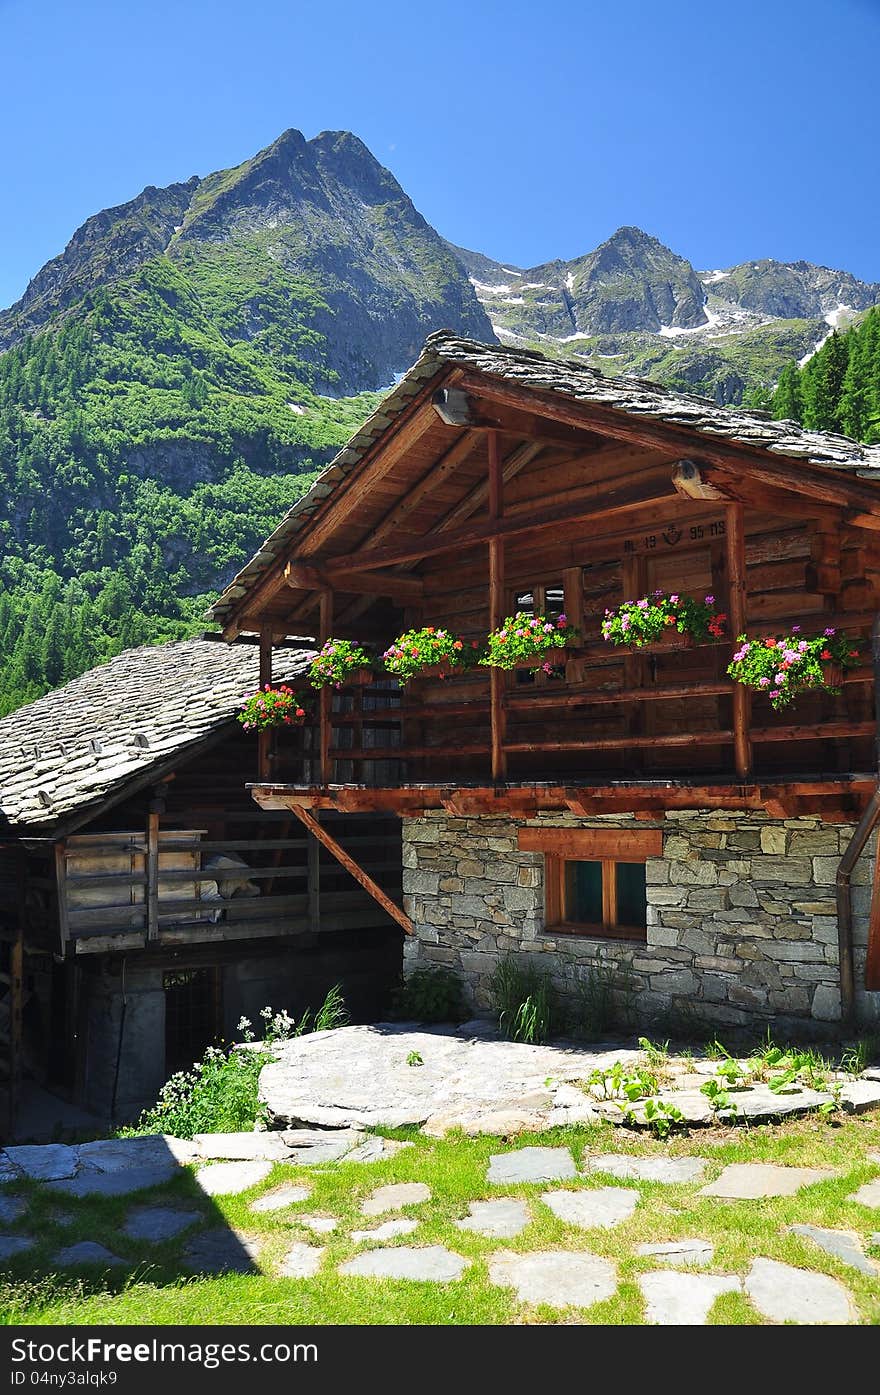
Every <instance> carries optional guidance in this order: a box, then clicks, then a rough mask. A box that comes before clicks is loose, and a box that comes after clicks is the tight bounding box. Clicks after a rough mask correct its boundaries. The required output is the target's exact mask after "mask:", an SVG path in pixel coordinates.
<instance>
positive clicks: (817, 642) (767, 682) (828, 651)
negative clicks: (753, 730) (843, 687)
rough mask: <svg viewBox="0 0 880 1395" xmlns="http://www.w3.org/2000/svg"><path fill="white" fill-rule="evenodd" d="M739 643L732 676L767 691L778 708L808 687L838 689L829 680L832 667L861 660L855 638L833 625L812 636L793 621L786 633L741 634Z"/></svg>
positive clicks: (747, 685) (730, 673) (829, 690)
mask: <svg viewBox="0 0 880 1395" xmlns="http://www.w3.org/2000/svg"><path fill="white" fill-rule="evenodd" d="M738 643H739V646H740V647H739V649H737V650H736V651H735V653H734V655H733V659H732V661H731V663H730V664H729V666H728V669H727V672H728V674H729V676H730V677H731V678H733V679H734V680H735V681H736V682H737V683H742V684H744V685H745V686H746V687H747V688H754V689H755V690H756V691H757V692H759V693H766V694H767V696H768V697H769V699H770V703H771V705H772V706H773V707H774V708H775V709H776V710H777V711H778V710H779V709H780V708H783V707H787V706H788V705H789V703H790V702H792V701H793V700H794V699H795V698H796V697H797V695H798V693H800V692H803V690H804V689H805V688H825V689H826V691H828V692H831V693H837V692H839V691H840V690H839V688H836V687H834V686H832V684H831V683H830V682H829V678H830V673H829V669H830V668H832V667H833V668H837V669H840V670H841V671H844V672H845V671H846V669H848V668H852V667H853V665H854V664H855V663H857V661H858V651H857V650H856V649H854V648H853V643H852V641H851V640H848V639H847V638H846V635H843V634H839V633H838V632H837V631H836V630H835V629H834V628H833V626H830V625H829V626H827V627H826V628H825V629H824V630H823V631H822V633H821V634H820V635H813V636H812V637H811V638H807V637H805V636H804V635H802V634H801V628H800V626H799V625H794V626H793V627H792V630H791V633H790V634H787V635H776V636H768V637H767V638H765V639H747V638H746V636H745V635H739V637H738Z"/></svg>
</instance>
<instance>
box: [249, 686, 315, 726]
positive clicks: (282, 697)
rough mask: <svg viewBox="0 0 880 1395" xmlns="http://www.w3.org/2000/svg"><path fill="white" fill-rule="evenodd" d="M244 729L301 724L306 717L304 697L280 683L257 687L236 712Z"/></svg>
mask: <svg viewBox="0 0 880 1395" xmlns="http://www.w3.org/2000/svg"><path fill="white" fill-rule="evenodd" d="M237 715H238V720H239V721H240V722H241V724H242V726H243V727H244V729H245V731H269V730H270V729H271V728H273V727H294V726H296V727H298V726H302V724H303V722H304V721H305V717H306V709H305V706H304V699H303V698H301V697H300V696H299V694H298V693H295V692H294V691H293V689H292V688H288V687H287V685H286V684H282V685H281V687H280V688H272V687H270V685H269V684H268V683H267V684H266V686H265V688H258V689H257V691H256V692H255V693H252V694H251V696H250V697H249V698H248V699H247V701H246V702H244V703H242V707H241V711H240V712H239V713H238V714H237Z"/></svg>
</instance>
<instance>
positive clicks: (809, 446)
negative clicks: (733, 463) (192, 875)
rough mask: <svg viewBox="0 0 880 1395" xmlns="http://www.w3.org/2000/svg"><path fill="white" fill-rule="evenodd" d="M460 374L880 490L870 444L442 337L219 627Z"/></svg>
mask: <svg viewBox="0 0 880 1395" xmlns="http://www.w3.org/2000/svg"><path fill="white" fill-rule="evenodd" d="M456 366H458V367H462V368H469V369H474V370H476V371H477V372H480V373H487V374H491V375H493V376H494V377H498V378H507V379H508V380H510V381H511V382H515V383H519V384H521V385H522V386H523V387H529V388H536V389H539V390H542V391H548V390H549V391H552V392H559V393H562V394H564V395H565V396H566V397H570V398H576V399H578V400H579V401H581V402H585V403H589V404H595V405H597V406H602V407H611V408H614V409H615V410H616V411H619V412H625V413H627V414H628V415H630V416H639V417H651V418H653V419H655V420H657V421H663V422H667V423H668V424H669V425H670V426H675V427H686V428H689V429H691V430H693V431H699V432H704V433H705V434H706V435H707V436H712V437H714V438H715V439H718V438H719V437H720V438H722V439H724V440H727V441H730V443H731V444H732V445H745V446H750V447H752V448H757V449H759V450H766V451H769V452H771V453H772V454H774V455H782V456H786V457H787V458H789V459H791V460H800V461H804V462H808V463H809V464H811V465H818V466H822V467H823V468H825V469H829V470H842V471H846V472H848V473H850V474H854V475H858V476H861V477H862V478H863V479H869V480H872V481H877V482H878V483H880V446H865V445H862V444H861V443H860V442H858V441H853V440H850V439H849V437H847V436H836V435H832V434H831V433H830V432H826V431H805V430H804V429H803V427H800V426H798V425H797V424H796V423H795V422H793V421H773V420H771V418H770V417H769V416H768V415H767V414H766V413H764V412H757V411H750V412H747V411H734V410H731V409H729V408H726V407H719V406H718V405H717V403H715V402H712V401H710V400H709V399H708V398H705V397H697V396H695V395H692V394H686V393H680V392H671V391H670V390H669V389H668V388H665V387H662V386H661V385H660V384H659V383H652V382H648V381H646V380H644V379H641V378H625V377H621V378H608V377H606V376H605V374H604V373H600V372H599V371H598V369H596V368H588V367H586V366H585V365H575V364H572V363H569V362H563V361H561V360H559V359H552V358H547V357H546V356H545V355H544V354H540V353H536V352H534V351H532V350H527V349H514V348H509V347H508V346H506V345H503V344H476V343H474V342H472V341H471V340H469V339H459V338H456V336H455V335H453V334H450V333H449V332H448V331H446V330H440V331H439V332H438V333H437V334H432V335H430V337H429V338H428V339H427V340H426V341H425V347H424V349H423V350H422V353H421V355H420V357H419V359H418V361H417V362H416V363H415V364H414V365H413V367H412V368H411V369H410V370H409V372H408V373H406V374H405V375H404V377H403V378H402V379H401V380H400V382H399V383H398V384H397V385H396V387H394V388H393V389H392V391H391V392H390V393H389V394H388V396H387V397H386V398H384V399H383V401H382V402H381V404H380V406H379V407H378V409H377V410H376V411H375V412H374V413H373V415H372V416H371V417H369V418H368V419H367V421H365V422H364V425H363V426H362V427H361V429H360V430H359V431H356V432H355V434H354V435H353V436H352V438H351V440H350V441H349V442H348V444H347V445H346V446H344V447H343V448H342V450H341V451H340V452H339V454H338V455H337V456H336V457H335V458H334V459H333V460H332V461H331V462H330V464H329V465H328V466H327V468H326V469H325V470H322V472H321V474H320V475H319V476H318V478H317V479H316V480H315V483H314V484H313V485H312V487H311V489H310V490H309V491H308V493H307V494H304V495H303V497H302V498H301V499H299V500H298V501H297V503H295V504H294V506H293V508H292V509H290V511H289V513H287V514H286V515H285V517H284V518H283V519H282V521H281V523H280V524H279V525H278V527H277V528H276V529H275V531H274V533H272V534H271V535H270V536H269V537H268V538H267V540H266V541H265V542H264V543H263V545H262V547H261V548H260V550H259V552H257V553H256V555H255V556H254V557H252V558H251V560H250V562H248V563H247V565H246V566H244V567H243V568H242V570H241V571H240V572H239V573H238V575H237V576H236V577H235V578H234V579H233V581H232V582H231V583H230V585H229V586H227V588H226V590H225V591H224V592H223V594H222V596H221V597H220V598H219V600H218V601H217V602H216V603H215V604H214V606H213V607H212V609H211V612H210V613H211V616H212V618H213V619H214V620H217V621H219V622H220V623H221V624H225V623H226V621H227V620H228V619H229V617H230V615H231V613H232V611H233V610H234V609H235V608H236V607H237V605H238V604H239V602H240V601H241V600H242V598H243V597H244V596H246V595H247V593H248V592H249V591H250V590H251V589H252V588H253V587H254V586H255V585H256V584H257V583H258V582H259V580H260V579H261V577H263V576H264V575H265V573H266V572H267V571H268V570H269V569H270V568H271V567H272V566H274V565H275V563H276V562H277V561H278V560H279V558H280V557H281V556H283V555H286V554H287V553H288V552H289V551H290V549H291V548H292V546H293V544H294V540H295V538H296V534H297V533H298V532H300V531H301V530H302V529H304V528H306V527H307V526H308V522H309V519H310V517H311V515H312V514H313V513H314V512H315V510H316V509H318V508H319V507H320V506H321V505H322V504H323V503H324V500H325V499H326V498H327V497H328V495H330V494H332V493H333V491H334V490H335V489H336V488H337V486H338V485H339V484H340V483H341V482H342V481H343V480H344V479H346V478H347V477H348V476H349V475H350V474H351V472H352V471H353V470H354V469H355V468H356V467H357V465H358V463H359V461H360V460H361V458H362V457H363V456H364V455H365V454H366V452H367V450H368V449H369V448H370V447H371V446H373V445H374V444H375V442H376V441H377V439H378V438H379V437H380V436H381V435H382V433H383V432H384V431H385V430H386V428H387V427H388V426H390V425H391V423H392V422H393V421H394V420H395V418H396V417H397V416H399V415H400V413H401V412H402V411H403V410H404V408H405V407H406V406H407V404H408V403H409V402H410V401H411V400H412V398H413V397H415V396H416V394H417V393H418V392H420V391H421V389H422V388H423V387H424V386H425V384H426V382H428V381H429V380H430V379H431V378H433V377H436V376H437V375H439V374H441V373H443V372H444V371H445V370H446V369H448V368H450V367H456Z"/></svg>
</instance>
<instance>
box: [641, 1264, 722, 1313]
mask: <svg viewBox="0 0 880 1395" xmlns="http://www.w3.org/2000/svg"><path fill="white" fill-rule="evenodd" d="M636 1282H637V1283H638V1286H639V1288H640V1289H641V1290H642V1294H643V1296H644V1299H645V1316H646V1319H647V1321H648V1322H649V1323H655V1324H660V1325H661V1326H663V1327H702V1326H704V1325H705V1323H706V1320H707V1318H708V1316H709V1313H710V1311H711V1309H712V1307H713V1305H714V1303H715V1301H716V1299H718V1298H720V1297H721V1295H722V1293H739V1291H740V1289H741V1287H742V1281H741V1280H740V1279H738V1278H737V1277H736V1275H735V1274H676V1273H670V1272H669V1271H668V1270H667V1269H658V1270H656V1271H654V1272H652V1273H650V1274H639V1275H638V1276H637V1279H636Z"/></svg>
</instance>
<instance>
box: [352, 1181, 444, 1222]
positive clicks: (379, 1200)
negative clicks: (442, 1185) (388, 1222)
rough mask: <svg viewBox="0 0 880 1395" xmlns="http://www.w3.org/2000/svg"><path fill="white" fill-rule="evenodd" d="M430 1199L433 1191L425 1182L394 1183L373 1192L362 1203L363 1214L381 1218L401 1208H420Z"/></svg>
mask: <svg viewBox="0 0 880 1395" xmlns="http://www.w3.org/2000/svg"><path fill="white" fill-rule="evenodd" d="M430 1199H431V1189H430V1187H426V1186H425V1184H424V1182H392V1183H391V1184H390V1185H389V1186H387V1187H377V1188H376V1190H375V1191H374V1192H371V1193H370V1195H369V1196H368V1197H367V1198H366V1200H365V1201H363V1202H361V1212H362V1213H363V1215H365V1216H381V1215H383V1214H384V1213H385V1212H386V1211H396V1210H397V1208H398V1207H399V1206H418V1205H420V1204H421V1202H423V1201H430Z"/></svg>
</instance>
